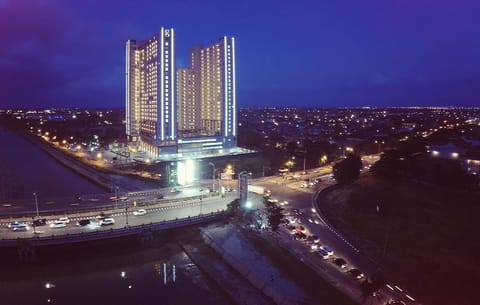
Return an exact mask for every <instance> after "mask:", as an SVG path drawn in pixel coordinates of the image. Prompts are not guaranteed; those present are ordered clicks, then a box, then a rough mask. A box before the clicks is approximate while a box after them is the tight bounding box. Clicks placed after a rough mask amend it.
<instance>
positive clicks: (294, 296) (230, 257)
mask: <svg viewBox="0 0 480 305" xmlns="http://www.w3.org/2000/svg"><path fill="white" fill-rule="evenodd" d="M221 230H222V231H224V232H223V233H220V235H223V236H229V237H233V240H235V241H233V240H231V241H233V244H235V246H233V248H230V247H229V246H228V245H227V244H228V242H227V244H225V243H223V242H225V240H223V242H222V241H220V240H221V239H222V238H223V237H220V235H218V234H217V233H218V232H215V233H214V232H212V231H209V230H208V229H201V234H202V237H203V239H204V241H205V243H206V244H208V245H209V246H210V247H211V248H212V249H213V250H215V252H216V253H217V254H218V255H220V256H221V257H222V259H223V260H224V261H225V262H226V263H228V264H229V265H230V267H232V268H233V269H234V270H235V271H237V272H238V273H239V274H240V275H241V276H242V277H243V278H244V279H246V280H247V281H248V282H249V283H250V284H251V285H252V286H253V287H255V288H256V289H258V291H260V292H261V293H262V294H263V295H264V296H265V297H267V298H269V299H271V300H273V302H274V303H275V304H278V305H295V304H299V303H301V304H310V302H309V301H308V300H307V299H308V298H307V297H306V295H305V294H304V292H303V291H301V288H300V289H299V287H297V286H296V284H295V283H294V282H291V281H289V280H288V279H285V278H283V277H282V276H281V275H280V274H279V271H278V270H276V268H275V267H273V266H272V265H271V262H269V261H268V259H266V258H262V259H259V258H260V257H259V256H258V253H256V252H255V250H253V249H247V248H248V247H245V246H246V244H244V242H246V241H245V239H244V238H243V237H242V236H239V235H237V237H235V235H236V234H237V232H238V231H237V230H236V229H235V228H234V227H228V228H224V229H221ZM212 234H213V235H212ZM237 238H239V239H237ZM217 239H219V240H217ZM240 244H241V246H240ZM236 247H240V248H239V249H236ZM240 249H242V250H240ZM238 251H240V252H243V253H240V252H238ZM247 252H248V253H249V254H247V255H246V256H249V257H250V259H246V258H245V256H244V257H243V258H244V259H240V258H239V257H238V255H239V254H240V255H241V254H246V253H247ZM252 259H253V260H252ZM254 261H256V262H255V263H254ZM242 304H246V303H242Z"/></svg>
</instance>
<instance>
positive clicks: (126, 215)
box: [125, 206, 128, 227]
mask: <svg viewBox="0 0 480 305" xmlns="http://www.w3.org/2000/svg"><path fill="white" fill-rule="evenodd" d="M125 227H128V206H126V207H125Z"/></svg>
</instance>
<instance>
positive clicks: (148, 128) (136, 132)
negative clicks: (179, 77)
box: [126, 28, 177, 155]
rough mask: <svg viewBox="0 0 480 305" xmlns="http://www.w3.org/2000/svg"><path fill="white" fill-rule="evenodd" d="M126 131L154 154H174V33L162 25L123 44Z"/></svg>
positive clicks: (144, 148) (175, 127)
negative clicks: (137, 38) (145, 38)
mask: <svg viewBox="0 0 480 305" xmlns="http://www.w3.org/2000/svg"><path fill="white" fill-rule="evenodd" d="M126 47H127V48H126V51H127V52H126V134H127V136H128V138H129V141H132V142H136V143H137V144H138V146H139V147H140V149H142V150H144V151H148V152H150V153H151V154H153V155H159V154H161V153H176V149H177V148H176V138H177V134H176V129H177V122H176V118H177V116H176V101H175V74H174V73H175V36H174V31H173V29H165V28H161V29H160V32H159V33H156V34H155V35H153V36H152V37H151V38H150V39H148V40H144V41H139V42H137V41H135V40H129V41H127V46H126Z"/></svg>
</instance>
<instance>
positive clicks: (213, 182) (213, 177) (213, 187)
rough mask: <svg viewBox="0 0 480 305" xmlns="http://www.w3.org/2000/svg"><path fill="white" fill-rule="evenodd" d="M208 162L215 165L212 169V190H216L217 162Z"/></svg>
mask: <svg viewBox="0 0 480 305" xmlns="http://www.w3.org/2000/svg"><path fill="white" fill-rule="evenodd" d="M208 164H209V165H211V166H212V167H213V171H212V191H215V164H213V163H212V162H208Z"/></svg>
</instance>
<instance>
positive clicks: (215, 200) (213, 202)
mask: <svg viewBox="0 0 480 305" xmlns="http://www.w3.org/2000/svg"><path fill="white" fill-rule="evenodd" d="M234 199H235V196H234V194H233V193H232V194H227V196H226V197H224V198H222V197H211V198H202V200H200V199H195V200H189V201H185V202H179V203H177V204H169V205H162V204H157V205H155V206H151V207H148V208H145V210H146V211H147V214H145V215H141V216H135V215H133V212H134V211H135V210H136V209H134V208H129V209H128V225H130V226H136V225H141V224H148V223H153V222H161V221H163V220H175V219H181V218H187V217H189V216H196V215H200V214H209V213H212V212H218V211H220V210H224V209H226V207H227V204H228V203H230V202H231V201H232V200H234ZM105 214H107V215H111V216H112V217H113V218H114V219H115V224H114V225H108V226H100V224H99V221H98V220H97V219H95V215H93V214H92V213H91V212H90V213H78V214H76V215H75V216H72V217H69V219H70V223H69V224H67V226H66V227H64V228H51V227H50V226H49V225H46V226H38V227H36V228H35V231H36V234H38V235H41V236H50V235H53V234H55V235H61V234H62V235H63V234H75V233H80V232H88V231H92V230H110V229H111V228H113V229H118V228H123V227H125V226H126V225H127V217H126V215H125V210H123V209H116V210H115V209H113V210H107V211H105ZM97 215H98V214H97ZM82 219H91V220H92V224H91V225H87V226H83V227H77V226H75V224H76V222H77V221H79V220H82ZM1 221H2V222H3V223H4V224H5V223H6V222H8V220H6V219H2V220H1ZM34 235H35V233H34V230H33V228H32V227H31V228H30V230H28V231H24V232H19V231H18V232H17V231H13V230H12V229H9V228H8V227H7V226H6V225H3V226H1V227H0V238H1V239H11V238H18V237H20V238H31V237H33V236H34Z"/></svg>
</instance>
